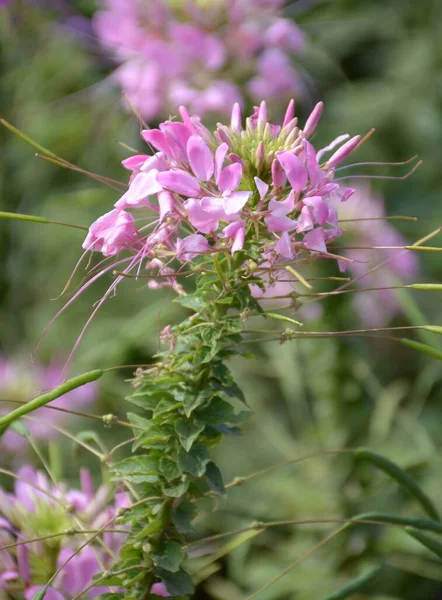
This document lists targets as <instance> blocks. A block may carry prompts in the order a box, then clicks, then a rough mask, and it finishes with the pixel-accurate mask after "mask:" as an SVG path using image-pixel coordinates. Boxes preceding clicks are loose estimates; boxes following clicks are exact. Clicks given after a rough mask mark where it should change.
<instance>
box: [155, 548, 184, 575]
mask: <svg viewBox="0 0 442 600" xmlns="http://www.w3.org/2000/svg"><path fill="white" fill-rule="evenodd" d="M185 557H186V555H185V553H184V552H183V550H182V549H181V546H180V544H179V543H178V542H173V541H171V542H167V544H166V545H165V547H164V548H163V551H162V552H161V553H160V554H158V553H155V552H154V553H152V558H153V560H154V562H155V564H156V565H158V566H159V567H161V568H162V569H165V570H166V571H171V572H172V573H176V572H177V571H179V568H180V566H181V563H182V562H183V560H184V559H185Z"/></svg>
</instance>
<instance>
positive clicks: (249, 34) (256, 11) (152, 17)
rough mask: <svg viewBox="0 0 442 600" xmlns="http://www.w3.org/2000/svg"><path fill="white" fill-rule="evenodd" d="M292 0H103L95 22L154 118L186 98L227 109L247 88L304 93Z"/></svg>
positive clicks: (214, 109) (132, 91) (119, 73)
mask: <svg viewBox="0 0 442 600" xmlns="http://www.w3.org/2000/svg"><path fill="white" fill-rule="evenodd" d="M284 4H285V0H259V1H256V0H228V1H226V0H188V1H186V2H176V1H175V0H156V1H155V2H138V1H137V0H103V1H102V7H103V10H101V11H99V12H98V13H97V14H96V15H95V17H94V21H93V25H94V29H95V31H96V33H97V35H98V38H99V39H100V41H101V43H102V45H103V46H104V47H105V48H106V49H108V50H109V51H110V52H111V54H112V56H113V57H115V59H116V61H117V62H118V63H120V66H119V67H118V68H117V70H116V72H115V76H114V77H115V79H116V80H117V81H118V83H119V84H120V85H121V87H122V89H123V90H124V93H125V95H126V97H127V99H128V101H129V102H130V104H131V105H132V106H133V107H135V108H136V109H137V110H138V111H139V112H140V113H141V115H142V116H143V117H144V118H146V119H148V120H150V119H154V118H156V117H158V116H160V115H164V114H165V113H166V114H167V111H168V110H173V107H176V106H179V105H180V104H185V105H186V106H188V107H189V108H190V109H191V110H192V111H195V112H197V113H199V114H201V115H202V114H206V113H214V114H217V115H219V114H226V112H227V111H229V110H230V108H231V106H232V105H233V103H234V102H241V101H242V99H243V96H244V94H246V95H248V96H250V97H251V98H253V99H255V100H256V99H257V98H264V99H269V100H270V99H272V98H273V99H275V100H276V99H277V100H278V102H280V101H281V99H288V98H290V97H291V96H292V95H296V96H299V95H301V94H302V91H303V82H302V79H301V77H300V75H299V72H298V71H297V70H296V69H295V68H294V67H293V65H292V57H293V56H294V55H297V54H299V53H300V52H302V50H303V49H304V46H305V39H304V34H303V33H302V31H301V30H300V29H299V27H297V25H295V23H294V22H293V21H292V20H291V19H285V18H283V17H282V16H281V15H282V9H283V7H284Z"/></svg>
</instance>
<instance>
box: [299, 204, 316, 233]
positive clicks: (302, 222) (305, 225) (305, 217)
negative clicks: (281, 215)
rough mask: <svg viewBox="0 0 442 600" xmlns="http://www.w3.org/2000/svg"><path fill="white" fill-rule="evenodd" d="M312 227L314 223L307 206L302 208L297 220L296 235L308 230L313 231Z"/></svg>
mask: <svg viewBox="0 0 442 600" xmlns="http://www.w3.org/2000/svg"><path fill="white" fill-rule="evenodd" d="M314 226H315V223H314V221H313V215H312V213H311V211H310V210H309V208H308V206H304V207H303V209H302V210H301V214H300V215H299V218H298V227H297V229H296V231H297V232H298V233H301V232H302V231H309V230H310V229H313V227H314Z"/></svg>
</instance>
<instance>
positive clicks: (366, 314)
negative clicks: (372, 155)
mask: <svg viewBox="0 0 442 600" xmlns="http://www.w3.org/2000/svg"><path fill="white" fill-rule="evenodd" d="M355 188H356V190H355V194H354V196H353V198H352V201H351V202H350V203H348V204H346V203H344V204H343V203H341V202H339V201H337V202H336V208H337V210H338V212H339V217H340V219H361V220H358V221H348V222H346V223H344V226H345V230H346V237H347V239H348V240H351V242H349V244H348V245H356V246H362V247H367V248H370V247H373V246H404V245H406V244H407V240H406V239H405V238H404V237H403V235H402V234H401V233H399V231H397V229H396V228H395V227H394V226H393V225H392V224H391V222H389V221H385V220H382V219H383V218H384V217H385V216H386V214H385V203H384V199H383V198H382V197H381V196H380V195H379V194H377V193H376V192H374V191H373V190H372V189H371V188H370V187H369V186H368V185H365V186H364V185H360V184H358V185H357V186H355ZM338 204H339V205H338ZM364 219H369V220H367V221H365V220H364ZM370 219H375V220H370ZM377 219H379V220H377ZM346 255H347V256H348V257H349V258H352V259H353V262H351V263H345V265H342V266H343V267H344V268H345V267H347V269H348V271H349V273H350V275H351V276H352V277H355V278H356V277H361V276H363V277H362V278H361V279H360V280H359V281H358V286H360V287H361V288H381V287H388V286H392V285H395V283H394V281H392V278H391V276H392V275H393V276H394V277H396V278H397V279H399V280H400V282H401V283H412V282H413V281H416V278H417V277H418V274H419V261H418V259H417V257H416V254H413V253H412V252H407V251H403V250H400V249H382V250H380V249H378V250H370V249H367V250H362V249H361V250H349V251H347V253H346ZM386 260H388V263H387V264H385V265H384V266H382V268H380V269H377V270H375V271H373V272H372V273H369V271H370V269H372V268H373V267H374V266H375V265H377V264H379V263H381V262H383V261H386ZM353 304H354V306H355V308H356V310H357V311H358V314H359V317H360V318H361V320H362V321H363V322H364V323H365V325H366V326H368V327H382V326H384V325H387V324H388V323H389V322H390V321H391V320H392V319H393V318H394V317H395V316H396V315H398V314H399V313H400V312H401V308H400V305H399V303H398V300H397V299H396V296H395V293H394V290H379V291H376V292H367V293H360V294H354V295H353Z"/></svg>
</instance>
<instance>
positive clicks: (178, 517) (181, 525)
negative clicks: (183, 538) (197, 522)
mask: <svg viewBox="0 0 442 600" xmlns="http://www.w3.org/2000/svg"><path fill="white" fill-rule="evenodd" d="M195 517H196V507H195V505H194V504H192V503H191V502H189V501H188V500H183V501H182V502H180V504H179V505H178V506H177V508H176V509H175V512H174V513H173V514H172V521H173V522H174V524H175V527H176V528H177V529H178V531H179V532H180V533H183V534H184V533H191V532H192V531H193V526H192V521H193V519H194V518H195Z"/></svg>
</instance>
